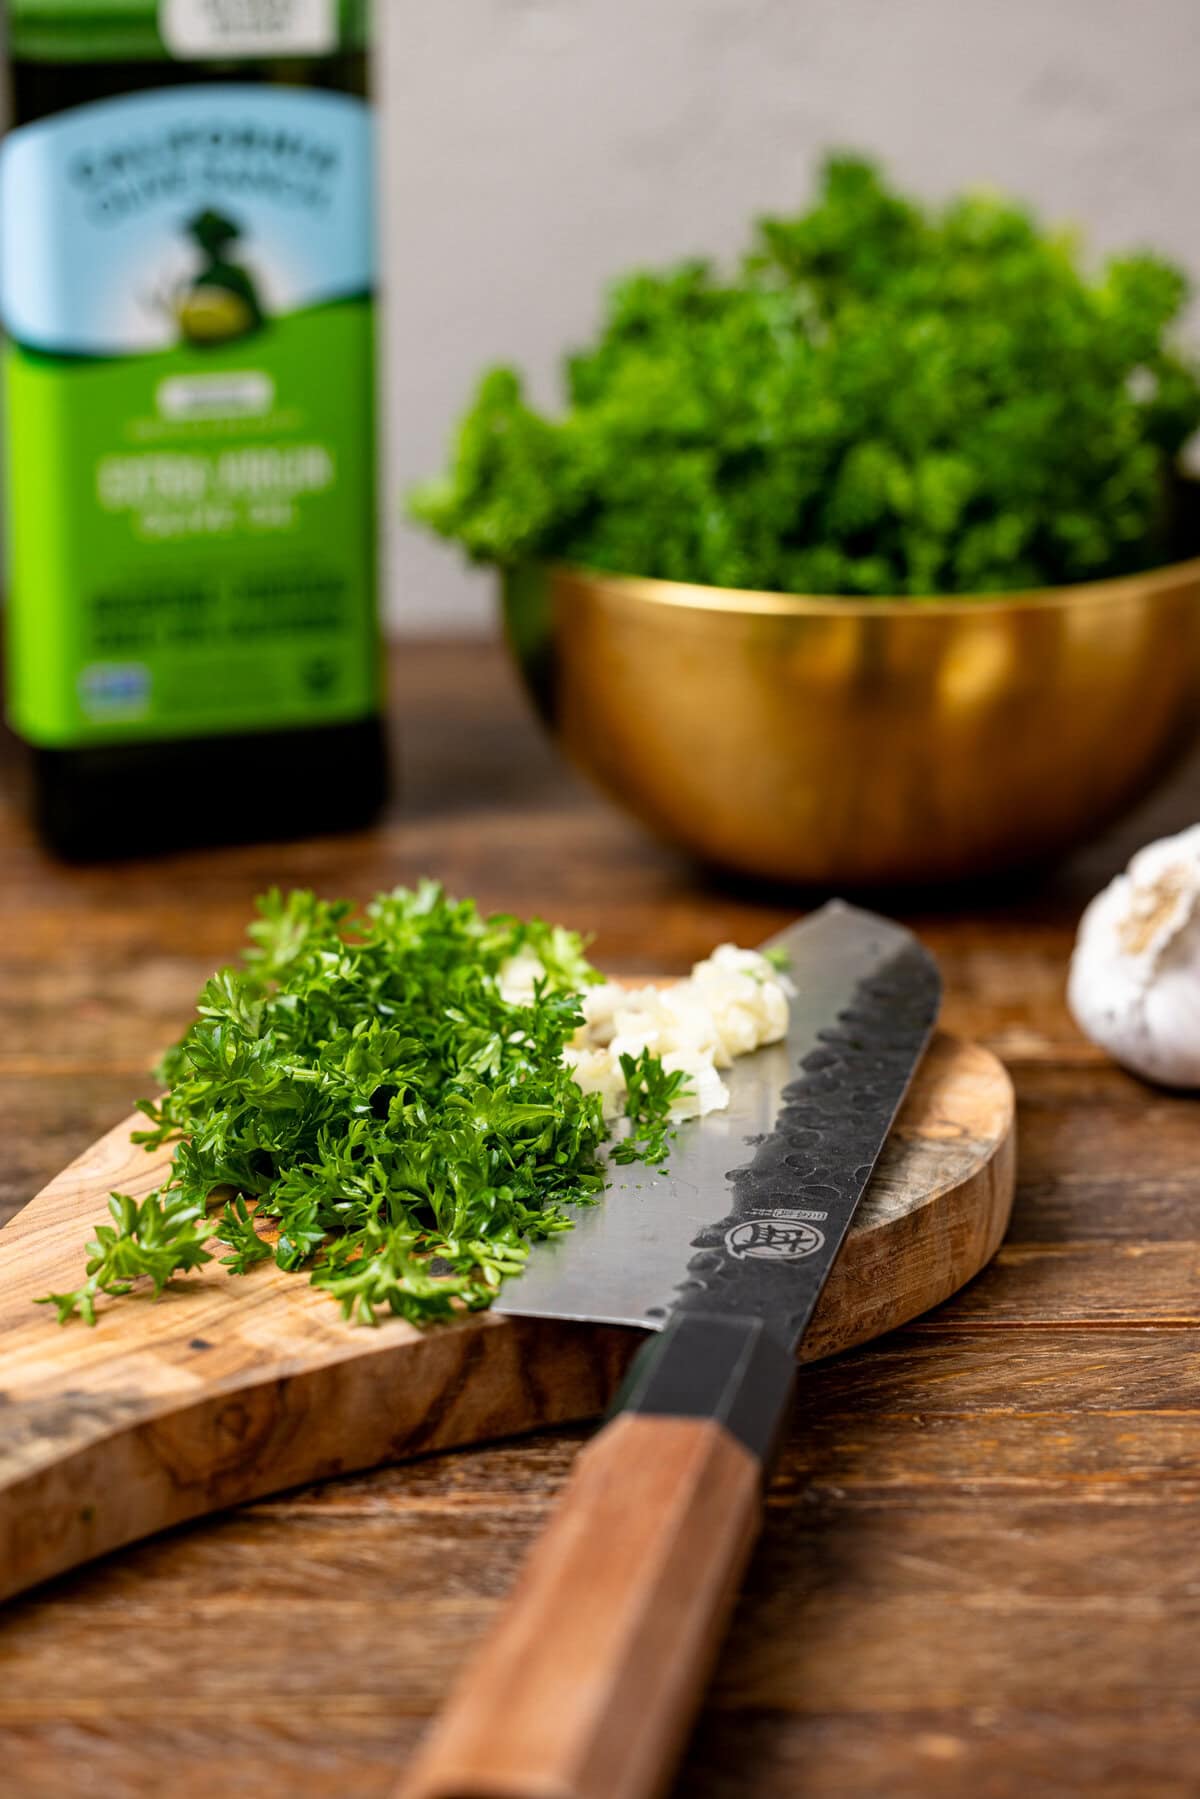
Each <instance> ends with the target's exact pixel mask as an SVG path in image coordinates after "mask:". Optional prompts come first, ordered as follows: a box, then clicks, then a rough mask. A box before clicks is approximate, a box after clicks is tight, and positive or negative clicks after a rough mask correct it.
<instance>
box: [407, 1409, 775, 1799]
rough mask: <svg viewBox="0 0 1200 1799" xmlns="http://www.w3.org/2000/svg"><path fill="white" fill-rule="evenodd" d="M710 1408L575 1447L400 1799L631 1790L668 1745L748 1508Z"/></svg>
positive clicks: (717, 1618)
mask: <svg viewBox="0 0 1200 1799" xmlns="http://www.w3.org/2000/svg"><path fill="white" fill-rule="evenodd" d="M761 1487H762V1469H761V1467H760V1466H759V1463H758V1462H757V1460H756V1459H755V1457H754V1456H753V1455H752V1454H751V1453H750V1451H749V1450H748V1449H746V1448H744V1447H743V1445H742V1444H741V1443H739V1442H738V1441H737V1439H736V1438H735V1437H733V1436H732V1435H731V1434H730V1433H729V1432H728V1431H727V1430H726V1429H725V1427H724V1425H722V1424H717V1423H715V1422H714V1421H713V1420H712V1419H708V1418H667V1417H652V1416H647V1415H644V1414H638V1413H629V1412H627V1413H622V1414H620V1415H619V1416H618V1417H616V1418H615V1419H614V1420H613V1421H612V1423H610V1424H608V1425H606V1426H605V1428H604V1429H603V1430H602V1431H601V1432H600V1434H599V1436H597V1437H596V1438H594V1439H593V1441H592V1442H591V1443H590V1444H589V1445H588V1446H587V1448H586V1449H584V1450H583V1452H582V1454H581V1455H580V1457H579V1460H578V1462H577V1463H576V1467H575V1471H574V1473H573V1475H572V1478H571V1481H570V1484H569V1486H568V1488H567V1492H566V1496H565V1498H564V1500H563V1502H562V1504H561V1506H560V1508H559V1510H558V1511H557V1512H556V1514H555V1517H554V1519H553V1521H552V1523H551V1525H550V1527H549V1529H548V1530H547V1531H546V1533H545V1535H544V1536H543V1537H542V1539H541V1541H540V1542H539V1543H538V1545H537V1547H536V1548H535V1550H534V1552H533V1554H532V1556H531V1557H530V1559H529V1561H528V1562H527V1563H526V1565H525V1568H524V1570H523V1571H522V1574H521V1576H520V1578H519V1580H518V1583H517V1586H516V1589H515V1591H514V1592H513V1594H512V1596H511V1598H510V1600H509V1601H508V1604H507V1607H506V1609H505V1611H504V1613H503V1616H502V1617H501V1620H500V1623H499V1625H498V1626H497V1628H496V1629H495V1630H494V1631H493V1632H492V1634H491V1636H490V1637H489V1638H488V1640H487V1642H486V1643H485V1645H484V1648H483V1651H482V1653H481V1654H480V1655H479V1656H478V1658H477V1659H476V1661H475V1662H474V1664H473V1665H472V1666H471V1667H470V1668H469V1669H468V1671H467V1674H466V1676H465V1678H464V1680H463V1682H462V1684H461V1686H460V1687H459V1689H458V1690H457V1692H456V1693H455V1695H454V1696H453V1698H452V1699H451V1701H450V1703H449V1705H448V1707H447V1708H446V1710H445V1711H444V1712H443V1714H442V1716H441V1718H440V1719H439V1721H438V1723H437V1725H436V1726H435V1728H434V1730H433V1733H432V1735H431V1736H430V1738H429V1739H428V1741H427V1743H426V1744H425V1745H424V1747H423V1748H422V1750H421V1751H420V1753H419V1756H418V1759H417V1762H416V1764H415V1766H414V1767H413V1769H412V1770H411V1772H410V1773H409V1775H408V1777H407V1779H406V1780H405V1781H404V1782H403V1783H402V1784H401V1786H400V1788H399V1793H398V1799H646V1796H648V1795H651V1794H654V1793H658V1792H660V1791H661V1790H662V1787H663V1785H664V1783H665V1781H666V1779H667V1778H668V1777H669V1775H670V1773H671V1771H672V1769H673V1767H674V1765H675V1762H676V1760H677V1758H678V1756H679V1754H680V1752H681V1751H682V1748H683V1744H684V1740H685V1737H686V1734H687V1729H688V1726H689V1724H690V1722H691V1719H692V1717H693V1715H694V1713H695V1710H696V1707H697V1704H698V1702H699V1698H700V1694H701V1692H702V1690H703V1687H704V1683H705V1680H706V1678H707V1676H708V1673H709V1671H710V1668H711V1665H712V1662H713V1660H714V1659H715V1656H716V1650H717V1646H718V1643H719V1641H720V1638H721V1633H722V1629H723V1626H724V1624H725V1621H726V1619H727V1617H728V1614H729V1612H730V1610H731V1608H732V1605H733V1600H734V1597H735V1595H736V1592H737V1588H738V1583H739V1579H740V1576H741V1573H742V1570H743V1568H744V1567H745V1564H746V1560H747V1558H748V1556H749V1554H750V1549H751V1546H752V1545H753V1542H754V1539H755V1537H756V1535H757V1534H758V1528H759V1522H760V1518H761V1498H760V1494H761Z"/></svg>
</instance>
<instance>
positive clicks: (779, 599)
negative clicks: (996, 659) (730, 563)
mask: <svg viewBox="0 0 1200 1799" xmlns="http://www.w3.org/2000/svg"><path fill="white" fill-rule="evenodd" d="M548 572H549V573H550V575H551V576H552V577H561V578H565V579H566V580H568V581H570V582H575V583H579V584H582V585H585V586H589V587H601V588H604V589H606V590H607V591H609V592H611V593H612V594H613V595H614V597H619V598H622V599H625V600H628V601H630V602H645V603H647V604H649V605H653V606H676V607H679V608H681V609H683V610H691V611H697V612H727V613H735V614H738V613H742V614H746V615H747V616H751V615H757V616H767V617H776V618H823V617H838V618H845V617H859V618H901V617H910V618H912V617H919V618H929V617H931V616H938V615H941V614H948V613H970V614H971V615H972V616H973V617H978V616H980V615H981V614H985V613H996V612H1039V611H1040V612H1044V611H1050V610H1053V609H1055V608H1057V607H1072V608H1074V607H1080V606H1084V605H1108V604H1113V603H1116V602H1118V601H1121V600H1127V599H1132V598H1143V599H1144V598H1147V597H1149V596H1150V595H1154V596H1158V595H1165V594H1169V593H1170V592H1172V591H1173V590H1174V589H1176V588H1179V587H1188V586H1192V585H1195V584H1200V556H1193V557H1190V558H1189V559H1188V560H1187V561H1185V562H1167V563H1160V564H1159V565H1158V566H1157V567H1155V568H1148V569H1144V570H1143V571H1142V572H1141V573H1140V574H1132V575H1113V576H1109V577H1108V578H1107V579H1106V580H1103V581H1078V582H1070V583H1064V584H1063V585H1061V586H1059V587H1036V588H1027V589H1025V590H1022V591H1017V592H1013V593H981V594H964V593H958V594H930V595H928V596H925V595H916V594H914V595H912V596H911V597H908V596H903V595H896V596H893V595H884V596H881V597H880V598H879V599H872V598H870V597H869V596H866V595H860V594H845V595H842V594H832V593H827V594H801V593H772V592H770V591H763V592H759V591H756V590H755V589H753V588H739V587H706V586H703V585H701V584H700V583H698V582H691V581H665V580H659V579H658V578H657V577H654V576H648V575H619V574H609V573H608V572H607V571H606V570H603V569H591V568H581V567H579V566H578V565H576V564H573V563H566V562H555V563H550V564H549V565H548Z"/></svg>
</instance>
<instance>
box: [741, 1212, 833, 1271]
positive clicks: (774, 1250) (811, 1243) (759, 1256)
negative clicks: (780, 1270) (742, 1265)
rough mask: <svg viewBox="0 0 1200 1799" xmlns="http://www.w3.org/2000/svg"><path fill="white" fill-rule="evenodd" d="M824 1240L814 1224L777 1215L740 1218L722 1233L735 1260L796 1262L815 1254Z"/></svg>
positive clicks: (822, 1232) (823, 1234)
mask: <svg viewBox="0 0 1200 1799" xmlns="http://www.w3.org/2000/svg"><path fill="white" fill-rule="evenodd" d="M824 1241H825V1233H824V1231H819V1230H818V1229H817V1227H816V1225H815V1224H807V1223H805V1221H804V1220H803V1219H802V1218H788V1217H786V1216H783V1215H781V1214H780V1213H778V1212H776V1213H769V1212H768V1213H765V1214H764V1215H763V1216H762V1217H759V1218H743V1219H741V1220H740V1222H739V1223H737V1224H735V1225H734V1226H733V1227H732V1229H730V1230H727V1231H726V1233H725V1247H726V1249H727V1250H728V1251H729V1253H730V1255H731V1256H736V1257H737V1258H738V1260H739V1261H747V1260H751V1259H752V1260H754V1261H761V1262H798V1261H800V1260H801V1258H802V1257H804V1256H812V1255H815V1254H816V1253H817V1251H818V1249H820V1247H821V1245H822V1243H824Z"/></svg>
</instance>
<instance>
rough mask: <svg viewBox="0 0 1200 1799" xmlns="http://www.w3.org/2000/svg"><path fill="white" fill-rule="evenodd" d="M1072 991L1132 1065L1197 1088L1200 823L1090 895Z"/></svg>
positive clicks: (1072, 1000) (1087, 1028) (1081, 1018)
mask: <svg viewBox="0 0 1200 1799" xmlns="http://www.w3.org/2000/svg"><path fill="white" fill-rule="evenodd" d="M1067 999H1068V1003H1069V1005H1070V1008H1071V1011H1072V1013H1073V1014H1074V1017H1075V1022H1076V1023H1077V1024H1078V1025H1079V1027H1080V1029H1081V1030H1082V1031H1084V1032H1085V1033H1086V1034H1087V1035H1088V1036H1089V1037H1091V1038H1092V1039H1093V1041H1094V1042H1096V1043H1099V1044H1100V1045H1101V1046H1102V1048H1104V1049H1106V1050H1108V1051H1109V1053H1110V1055H1112V1056H1114V1057H1115V1058H1116V1060H1117V1061H1118V1062H1122V1063H1123V1064H1124V1065H1125V1067H1126V1068H1131V1069H1132V1070H1133V1071H1134V1073H1135V1074H1141V1075H1145V1076H1146V1078H1147V1079H1148V1080H1152V1081H1161V1082H1163V1083H1164V1084H1165V1085H1166V1086H1169V1087H1200V825H1193V826H1192V828H1191V830H1188V831H1183V832H1181V833H1180V835H1179V836H1178V837H1164V838H1163V839H1162V840H1161V841H1160V842H1158V843H1151V844H1149V845H1148V846H1147V847H1146V848H1145V849H1143V850H1139V851H1138V853H1137V855H1136V856H1135V857H1134V858H1133V861H1132V862H1131V863H1130V864H1129V867H1128V869H1127V870H1126V872H1125V873H1124V874H1123V875H1118V876H1117V878H1116V880H1115V881H1113V882H1112V884H1111V885H1110V886H1108V887H1106V888H1105V889H1104V892H1103V893H1101V894H1099V895H1098V896H1097V897H1096V898H1095V899H1094V900H1093V901H1092V903H1091V905H1090V906H1089V907H1088V909H1087V911H1086V912H1085V913H1084V915H1083V920H1082V922H1081V924H1080V927H1079V937H1078V940H1077V942H1076V945H1075V953H1074V955H1073V957H1072V959H1071V974H1070V981H1069V983H1068V988H1067Z"/></svg>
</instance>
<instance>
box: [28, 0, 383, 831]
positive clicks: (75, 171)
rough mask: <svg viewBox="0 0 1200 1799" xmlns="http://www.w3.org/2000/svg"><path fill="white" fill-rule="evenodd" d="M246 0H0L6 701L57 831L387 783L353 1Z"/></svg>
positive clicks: (328, 818) (156, 825) (305, 823)
mask: <svg viewBox="0 0 1200 1799" xmlns="http://www.w3.org/2000/svg"><path fill="white" fill-rule="evenodd" d="M254 10H255V9H254V7H253V5H252V4H251V5H250V6H249V8H248V9H247V7H246V5H245V4H239V5H237V6H234V7H232V8H230V18H231V20H232V21H233V30H234V36H233V39H232V40H231V41H230V42H229V43H227V44H226V43H223V42H221V41H218V40H219V27H220V17H221V12H222V9H221V4H220V0H217V4H216V6H215V7H213V6H211V5H209V4H207V0H159V4H157V5H156V4H155V0H128V5H127V6H126V8H125V10H124V11H123V12H122V11H121V10H120V9H119V8H111V9H109V11H108V12H107V13H104V14H103V16H101V14H100V13H99V12H98V13H97V14H95V15H93V17H92V18H91V19H90V20H88V21H87V22H81V21H80V14H79V11H78V9H75V10H74V11H73V10H72V8H71V7H70V6H69V5H68V4H65V3H64V4H63V6H62V8H61V11H58V10H56V8H55V6H54V4H53V0H36V3H34V0H11V3H10V6H9V55H10V81H11V93H12V123H13V126H14V127H15V129H14V130H13V131H12V132H11V133H10V136H9V138H8V140H7V141H6V143H5V146H4V153H3V160H2V162H0V208H2V209H3V211H2V215H0V232H2V233H3V245H2V260H3V266H4V269H5V275H4V281H3V292H2V299H3V311H4V323H5V326H6V328H7V331H8V334H9V343H8V345H7V347H6V352H5V355H6V363H7V367H6V408H5V410H6V421H7V438H8V508H7V520H6V540H7V549H8V554H9V570H10V573H9V591H8V602H9V630H8V638H9V650H8V657H7V674H8V702H9V716H10V720H11V722H12V724H13V728H14V729H15V730H16V732H17V733H18V735H19V736H21V737H23V738H24V739H25V740H26V742H27V743H28V744H29V745H30V749H31V761H32V769H33V783H34V804H35V809H36V815H37V819H38V823H39V826H40V828H41V830H42V832H43V834H44V836H45V838H46V840H47V841H48V842H49V843H50V845H51V846H52V847H53V848H54V849H56V850H57V851H58V852H59V853H60V854H62V855H65V856H67V857H69V858H72V859H93V858H100V857H111V856H120V855H126V854H136V853H139V852H142V851H147V850H155V849H162V848H168V847H175V846H180V845H185V844H202V843H203V844H208V843H218V842H233V841H244V840H248V839H254V838H278V837H284V836H295V835H306V834H308V833H312V832H320V831H327V830H337V829H343V828H351V827H354V826H359V825H362V824H364V823H366V822H368V821H369V820H370V818H371V817H372V816H373V815H374V814H375V812H376V811H377V810H378V808H379V805H380V803H381V801H382V799H383V796H384V791H385V786H386V774H385V769H386V753H385V738H384V730H383V723H382V717H381V709H382V690H381V678H380V670H379V655H378V624H377V619H376V593H375V580H376V564H377V557H376V528H375V511H374V479H375V474H374V468H375V458H374V419H373V405H372V401H373V365H372V299H371V286H372V279H371V277H372V256H373V242H372V239H373V230H372V227H373V219H372V216H371V214H372V201H371V192H370V151H369V126H368V124H367V121H366V113H365V96H366V78H367V59H366V37H365V19H364V16H363V7H362V5H361V4H360V3H359V0H351V4H347V3H346V0H342V3H341V4H340V5H339V4H338V0H297V4H296V6H295V9H294V11H295V15H296V16H295V20H294V22H293V25H294V31H293V27H290V26H289V24H288V20H287V16H286V15H287V13H288V8H287V6H286V5H285V6H283V7H282V8H281V7H280V6H279V5H278V4H276V5H273V6H270V7H266V8H265V9H264V13H263V18H264V27H263V31H262V32H261V33H259V38H261V40H262V41H259V40H258V38H256V35H255V30H254V20H253V14H254ZM247 11H248V12H249V14H250V15H251V17H250V32H249V42H247V41H246V22H247ZM214 15H215V16H216V19H217V31H218V38H216V39H213V41H211V42H210V41H209V38H210V37H211V35H212V31H213V29H214V28H213V25H212V19H213V16H214ZM164 16H165V22H164ZM97 20H99V22H97ZM268 27H269V29H268ZM280 28H282V30H283V33H284V36H283V38H282V40H280V41H271V33H272V32H273V31H276V30H278V29H280ZM314 33H315V36H314ZM172 52H175V53H174V54H173V53H172Z"/></svg>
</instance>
